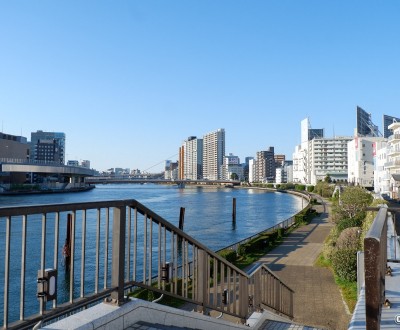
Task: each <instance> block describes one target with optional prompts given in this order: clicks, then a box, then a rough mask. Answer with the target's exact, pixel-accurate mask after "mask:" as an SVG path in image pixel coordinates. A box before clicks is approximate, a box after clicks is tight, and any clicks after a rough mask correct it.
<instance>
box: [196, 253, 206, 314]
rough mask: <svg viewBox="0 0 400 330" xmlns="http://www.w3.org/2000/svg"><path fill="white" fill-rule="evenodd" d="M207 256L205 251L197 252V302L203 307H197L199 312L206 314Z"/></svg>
mask: <svg viewBox="0 0 400 330" xmlns="http://www.w3.org/2000/svg"><path fill="white" fill-rule="evenodd" d="M207 276H208V272H207V254H206V252H205V251H204V250H200V249H198V250H197V287H196V289H197V294H196V297H197V301H199V302H200V303H201V306H197V311H198V312H200V313H203V314H204V313H205V311H206V310H205V307H204V302H205V301H206V296H207Z"/></svg>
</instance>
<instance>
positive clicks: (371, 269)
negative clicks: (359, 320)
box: [364, 207, 387, 330]
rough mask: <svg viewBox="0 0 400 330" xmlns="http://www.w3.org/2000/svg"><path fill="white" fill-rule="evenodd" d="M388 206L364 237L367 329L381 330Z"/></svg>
mask: <svg viewBox="0 0 400 330" xmlns="http://www.w3.org/2000/svg"><path fill="white" fill-rule="evenodd" d="M386 221H387V208H383V207H381V208H380V210H379V212H378V214H377V216H376V217H375V219H374V222H373V223H372V226H371V228H370V229H369V231H368V233H367V235H366V237H365V239H364V267H365V315H366V329H367V330H379V329H380V320H381V310H382V304H383V302H384V299H385V273H386V263H387V244H386V243H387V239H386V236H387V222H386Z"/></svg>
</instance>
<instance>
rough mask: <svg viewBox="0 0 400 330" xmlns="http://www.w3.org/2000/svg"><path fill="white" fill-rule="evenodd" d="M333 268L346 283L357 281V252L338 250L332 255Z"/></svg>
mask: <svg viewBox="0 0 400 330" xmlns="http://www.w3.org/2000/svg"><path fill="white" fill-rule="evenodd" d="M332 267H333V270H334V272H335V274H336V275H337V276H338V277H339V278H341V279H343V280H346V281H356V280H357V250H354V249H336V250H335V251H334V252H333V254H332Z"/></svg>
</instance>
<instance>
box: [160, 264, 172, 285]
mask: <svg viewBox="0 0 400 330" xmlns="http://www.w3.org/2000/svg"><path fill="white" fill-rule="evenodd" d="M171 273H172V264H170V263H169V262H166V263H165V264H164V265H163V266H162V267H161V280H162V281H163V282H166V283H168V282H169V279H170V278H171V277H172V276H171V275H172V274H171Z"/></svg>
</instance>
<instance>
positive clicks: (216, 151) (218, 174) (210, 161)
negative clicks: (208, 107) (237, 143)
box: [203, 128, 225, 180]
mask: <svg viewBox="0 0 400 330" xmlns="http://www.w3.org/2000/svg"><path fill="white" fill-rule="evenodd" d="M224 156H225V130H224V129H223V128H220V129H218V130H216V131H214V132H211V133H208V134H206V135H204V137H203V178H204V179H207V180H220V179H221V178H222V165H223V162H224Z"/></svg>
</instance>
